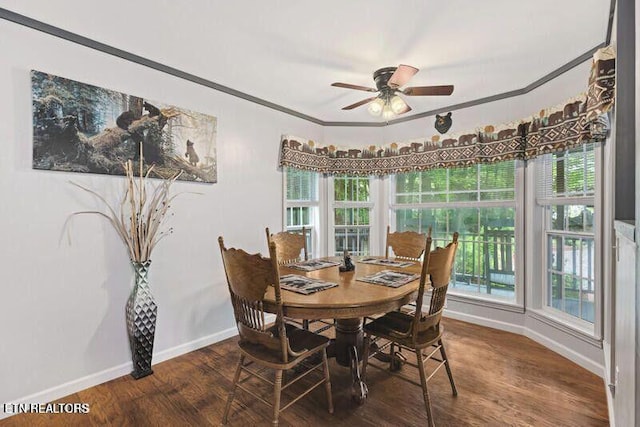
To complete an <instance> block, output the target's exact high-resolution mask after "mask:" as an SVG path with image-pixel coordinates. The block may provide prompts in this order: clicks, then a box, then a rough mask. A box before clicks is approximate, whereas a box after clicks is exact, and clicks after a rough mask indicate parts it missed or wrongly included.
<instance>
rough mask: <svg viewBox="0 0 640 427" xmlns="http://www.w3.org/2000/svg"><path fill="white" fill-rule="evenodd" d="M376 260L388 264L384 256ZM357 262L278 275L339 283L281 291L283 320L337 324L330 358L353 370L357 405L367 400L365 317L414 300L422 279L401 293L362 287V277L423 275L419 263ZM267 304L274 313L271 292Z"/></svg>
mask: <svg viewBox="0 0 640 427" xmlns="http://www.w3.org/2000/svg"><path fill="white" fill-rule="evenodd" d="M366 258H374V257H366ZM376 258H378V259H384V257H376ZM361 259H362V258H361ZM322 260H329V261H338V262H340V261H342V258H341V257H328V258H322ZM357 261H358V260H357V259H356V262H355V270H354V271H348V272H340V271H339V269H338V266H334V267H327V268H322V269H319V270H314V271H302V270H299V269H295V268H291V267H287V266H281V267H280V275H281V276H284V275H286V274H298V275H301V276H307V277H311V278H316V279H320V280H323V281H325V282H332V283H337V284H338V286H336V287H333V288H330V289H325V290H322V291H319V292H316V293H313V294H309V295H303V294H299V293H296V292H292V291H287V290H284V289H283V290H282V303H283V311H284V316H285V317H289V318H293V319H304V320H315V319H335V321H336V337H335V340H334V341H333V342H332V345H331V346H330V348H329V350H328V355H329V356H330V357H331V356H333V357H335V358H336V361H337V362H338V364H340V365H342V366H348V367H350V368H351V374H352V377H353V384H352V393H353V394H352V396H353V398H354V399H355V400H356V401H358V402H359V403H363V402H364V400H365V399H366V395H367V386H366V384H365V383H364V382H363V381H362V379H361V378H360V370H359V360H360V358H361V355H362V348H363V330H362V326H363V321H364V318H365V317H366V316H371V315H375V314H381V313H387V312H390V311H393V310H396V309H398V308H400V307H402V306H403V305H405V304H408V303H410V302H412V301H415V299H416V297H417V293H418V286H419V279H416V280H413V281H411V282H409V283H407V284H405V285H402V286H400V287H398V288H392V287H389V286H384V285H379V284H372V283H367V282H363V281H360V280H358V278H361V277H364V276H368V275H371V274H374V273H377V272H379V271H382V270H393V271H401V272H405V273H416V274H417V275H418V276H419V275H420V270H421V263H419V262H414V263H412V265H410V266H407V267H402V268H398V267H391V266H387V265H376V264H365V263H361V262H357ZM264 304H265V310H266V311H269V312H275V308H276V305H275V294H274V290H273V288H270V289H269V290H268V291H267V293H266V295H265V297H264Z"/></svg>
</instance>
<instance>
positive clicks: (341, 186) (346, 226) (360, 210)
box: [329, 176, 374, 255]
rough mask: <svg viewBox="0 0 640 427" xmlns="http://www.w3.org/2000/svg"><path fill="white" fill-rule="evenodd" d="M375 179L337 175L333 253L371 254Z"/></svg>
mask: <svg viewBox="0 0 640 427" xmlns="http://www.w3.org/2000/svg"><path fill="white" fill-rule="evenodd" d="M371 181H372V179H371V178H369V177H356V176H337V177H334V178H333V191H331V193H332V195H333V198H332V211H333V212H332V214H331V215H330V216H331V218H332V219H333V227H332V228H333V233H332V234H333V239H332V242H331V243H333V246H330V247H329V253H330V255H342V253H343V251H344V250H347V251H349V252H350V253H351V254H352V255H369V254H370V252H371V247H372V242H371V229H372V208H373V205H374V204H373V201H372V197H371V194H372V191H371V190H372V188H371V187H372V182H371Z"/></svg>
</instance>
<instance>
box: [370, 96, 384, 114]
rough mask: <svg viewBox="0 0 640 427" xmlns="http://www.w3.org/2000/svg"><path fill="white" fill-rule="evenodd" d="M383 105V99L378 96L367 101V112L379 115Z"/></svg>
mask: <svg viewBox="0 0 640 427" xmlns="http://www.w3.org/2000/svg"><path fill="white" fill-rule="evenodd" d="M383 106H384V101H383V100H382V99H380V98H378V99H376V100H375V101H373V102H371V103H369V108H368V110H369V113H370V114H371V115H373V116H379V115H380V113H382V107H383Z"/></svg>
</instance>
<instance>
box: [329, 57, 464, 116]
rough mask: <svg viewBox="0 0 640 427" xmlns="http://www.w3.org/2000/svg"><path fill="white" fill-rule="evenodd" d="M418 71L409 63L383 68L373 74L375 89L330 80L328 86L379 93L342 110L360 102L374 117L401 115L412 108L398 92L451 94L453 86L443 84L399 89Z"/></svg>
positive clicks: (357, 105) (354, 106)
mask: <svg viewBox="0 0 640 427" xmlns="http://www.w3.org/2000/svg"><path fill="white" fill-rule="evenodd" d="M417 72H418V69H417V68H415V67H412V66H410V65H402V64H401V65H398V66H397V67H385V68H380V69H379V70H376V71H375V72H374V73H373V80H374V81H375V83H376V88H377V89H374V88H372V87H366V86H358V85H353V84H350V83H339V82H336V83H331V86H335V87H343V88H346V89H355V90H362V91H365V92H379V93H378V95H377V96H374V97H371V98H367V99H363V100H362V101H358V102H356V103H355V104H351V105H347V106H346V107H344V108H342V109H343V110H352V109H354V108H357V107H360V106H361V105H365V104H369V108H368V110H369V113H371V114H373V115H374V116H379V115H380V114H382V116H383V117H384V118H391V117H393V116H394V115H399V114H404V113H406V112H408V111H411V107H409V105H407V103H406V102H405V101H404V99H402V98H401V97H400V96H398V93H401V94H403V95H406V96H434V95H436V96H438V95H440V96H441V95H451V94H452V93H453V85H442V86H412V87H407V88H404V89H400V86H404V85H405V84H407V82H408V81H409V80H410V79H411V77H413V75H414V74H416V73H417Z"/></svg>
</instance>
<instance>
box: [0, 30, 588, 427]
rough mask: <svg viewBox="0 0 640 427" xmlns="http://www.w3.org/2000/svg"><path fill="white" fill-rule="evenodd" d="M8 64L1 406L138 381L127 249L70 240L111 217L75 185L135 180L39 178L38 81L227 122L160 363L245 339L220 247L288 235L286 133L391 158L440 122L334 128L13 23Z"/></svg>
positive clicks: (176, 275) (508, 106)
mask: <svg viewBox="0 0 640 427" xmlns="http://www.w3.org/2000/svg"><path fill="white" fill-rule="evenodd" d="M0 52H2V55H0V93H2V94H3V96H2V98H1V99H0V141H1V142H2V144H3V145H4V151H3V155H2V156H0V195H1V196H2V199H1V200H2V202H1V203H0V236H1V237H2V241H3V245H2V246H1V248H0V260H1V262H2V264H1V266H2V268H0V283H2V284H3V292H2V295H1V296H0V324H1V325H3V334H2V336H1V338H0V343H1V344H0V402H15V401H17V400H29V401H34V402H44V401H47V400H51V399H53V398H58V397H62V396H64V395H66V394H69V393H72V392H74V391H76V390H80V389H83V388H86V387H88V386H90V385H93V384H96V383H98V382H102V381H106V380H108V379H110V378H114V377H117V376H120V375H123V374H126V373H127V372H129V371H130V352H129V348H128V342H127V337H126V329H125V320H124V305H125V301H126V299H127V297H128V293H129V289H130V285H131V279H132V270H131V269H130V267H129V265H128V259H127V256H126V253H125V250H124V248H123V246H122V244H121V243H120V242H119V241H118V239H117V237H116V235H115V233H114V232H113V230H111V229H110V227H109V226H108V225H107V224H106V223H105V222H104V221H102V220H101V219H100V218H98V217H79V218H76V219H75V220H74V221H73V223H72V227H71V228H70V234H71V238H72V244H71V245H69V244H68V243H67V242H66V240H65V239H63V238H62V227H63V224H64V222H65V220H66V219H67V217H68V215H69V214H70V213H72V212H75V211H79V210H85V209H92V208H96V207H98V204H97V203H96V201H95V200H94V199H92V197H91V196H90V195H88V194H85V193H83V192H81V191H80V190H78V189H76V188H74V187H73V186H71V185H70V184H69V183H68V181H69V180H73V181H75V182H78V183H81V184H84V185H86V186H89V187H91V188H94V189H96V190H98V191H100V192H102V193H107V194H112V195H115V194H118V192H119V190H120V188H121V185H122V184H123V180H122V179H121V178H118V177H112V176H103V175H87V174H68V173H62V172H46V171H40V170H33V169H31V150H32V142H31V93H30V77H29V71H30V70H31V69H36V70H40V71H44V72H48V73H52V74H56V75H59V76H63V77H67V78H71V79H74V80H79V81H82V82H87V83H91V84H94V85H98V86H101V87H105V88H109V89H114V90H118V91H121V92H125V93H129V94H133V95H138V96H142V97H147V98H150V99H157V100H158V101H163V102H167V103H171V104H174V105H177V106H180V107H184V108H189V109H192V110H196V111H200V112H203V113H207V114H211V115H213V116H216V117H217V118H218V134H217V153H218V180H219V182H218V183H217V184H214V185H207V184H194V183H180V182H179V183H177V184H176V186H175V191H197V192H201V193H202V195H200V196H196V195H185V196H182V197H180V198H178V199H177V200H176V202H175V203H174V209H173V211H174V212H175V216H174V217H173V219H172V224H171V225H172V226H173V227H174V229H175V232H174V234H173V235H172V236H170V237H169V238H168V239H167V240H165V241H163V242H162V243H161V244H160V245H159V246H158V248H157V249H156V251H155V253H154V254H153V256H152V259H153V264H152V268H151V275H150V278H151V286H152V290H153V292H154V295H155V297H156V299H157V302H158V306H159V312H158V314H159V316H158V324H157V333H156V341H155V353H156V356H155V357H154V361H155V362H158V361H159V360H163V359H166V358H170V357H173V356H175V355H177V354H181V353H184V352H186V351H189V350H190V349H193V348H197V347H199V346H202V345H206V344H208V343H210V342H214V341H216V340H218V339H222V338H224V337H226V336H228V335H229V334H234V333H235V328H234V325H233V321H232V313H231V307H230V305H229V304H228V302H227V300H228V297H227V290H226V285H225V283H224V274H223V271H222V265H221V262H220V257H219V252H218V248H217V243H216V238H217V236H218V235H220V234H222V235H224V236H225V238H226V240H227V243H228V244H229V245H233V246H241V247H244V248H246V249H248V250H251V251H262V252H263V253H264V251H265V249H266V244H265V242H264V237H263V236H264V232H263V230H264V227H265V226H269V227H271V228H272V229H277V228H279V227H281V225H282V211H281V210H282V183H281V179H282V178H281V174H280V173H279V172H278V171H277V160H278V141H279V140H280V135H281V134H283V133H286V134H292V135H298V136H301V137H306V138H311V139H314V140H316V141H318V142H322V143H327V144H328V143H333V144H339V145H347V144H348V145H369V144H376V145H381V144H384V143H388V142H392V141H404V140H407V139H412V138H426V137H430V136H431V135H433V134H434V133H435V132H434V130H433V122H434V118H433V117H430V118H425V119H421V120H415V121H412V122H408V123H402V124H398V125H393V126H387V127H384V128H367V127H363V128H344V127H326V128H324V129H323V128H321V127H319V126H317V125H314V124H312V123H309V122H306V121H303V120H300V119H296V118H293V117H291V116H287V115H284V114H282V113H279V112H275V111H273V110H270V109H267V108H264V107H261V106H257V105H255V104H252V103H249V102H246V101H243V100H240V99H237V98H234V97H230V96H228V95H225V94H222V93H219V92H216V91H213V90H209V89H206V88H203V87H201V86H197V85H195V84H192V83H190V82H186V81H183V80H180V79H177V78H175V77H171V76H169V75H165V74H162V73H159V72H157V71H154V70H151V69H147V68H145V67H142V66H139V65H136V64H133V63H129V62H127V61H124V60H121V59H118V58H114V57H111V56H108V55H105V54H103V53H100V52H96V51H93V50H90V49H88V48H84V47H81V46H78V45H75V44H72V43H70V42H66V41H63V40H60V39H57V38H54V37H51V36H47V35H45V34H42V33H39V32H36V31H34V30H29V29H27V28H25V27H21V26H18V25H16V24H12V23H9V22H7V21H3V20H0ZM587 74H588V64H585V65H581V66H579V67H577V68H575V69H573V70H571V71H570V72H568V73H566V74H564V75H562V76H561V77H559V78H558V79H557V80H555V81H553V82H550V83H549V84H547V85H545V86H544V87H542V88H539V89H537V90H535V91H533V92H531V93H530V94H527V95H524V96H522V97H518V98H511V99H507V100H502V101H496V102H494V103H490V104H485V105H481V106H477V107H473V108H468V109H464V110H459V111H454V112H453V120H454V126H453V127H452V129H451V131H450V132H459V131H465V130H470V129H473V128H475V127H477V126H481V125H486V124H499V123H503V122H508V121H512V120H517V119H520V118H523V117H525V116H527V115H529V114H534V113H536V112H537V111H538V110H539V109H540V108H542V107H547V106H551V105H555V104H557V103H559V102H561V101H563V100H564V99H566V98H568V97H570V96H573V95H575V94H576V93H577V92H579V91H581V90H583V89H584V86H585V82H586V76H587ZM449 308H450V311H451V312H452V313H454V314H455V313H458V314H460V313H462V314H464V315H466V316H467V320H475V321H477V322H480V323H482V322H485V323H489V324H490V325H491V326H496V327H500V326H502V327H503V328H504V329H511V330H514V331H516V332H520V333H524V332H526V331H527V330H532V331H535V330H536V327H535V326H531V325H529V324H528V323H527V321H526V319H525V316H524V315H523V314H522V313H514V312H510V311H503V310H495V309H486V308H480V307H478V306H474V305H470V304H466V303H464V302H455V303H452V304H450V307H449ZM527 328H531V329H527ZM541 330H542V329H541ZM553 339H554V340H556V341H557V343H558V344H559V347H562V346H564V347H565V348H578V351H579V352H581V354H580V355H579V356H581V357H587V358H588V359H589V360H592V361H593V363H596V364H597V363H600V362H599V361H598V360H597V357H598V355H597V352H593V353H591V352H589V351H584V350H583V349H582V347H580V346H574V345H573V343H572V342H571V340H570V339H569V338H566V340H565V338H563V337H562V336H558V337H555V336H554V338H553ZM556 341H553V342H556ZM582 353H585V354H582ZM0 417H1V415H0Z"/></svg>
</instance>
